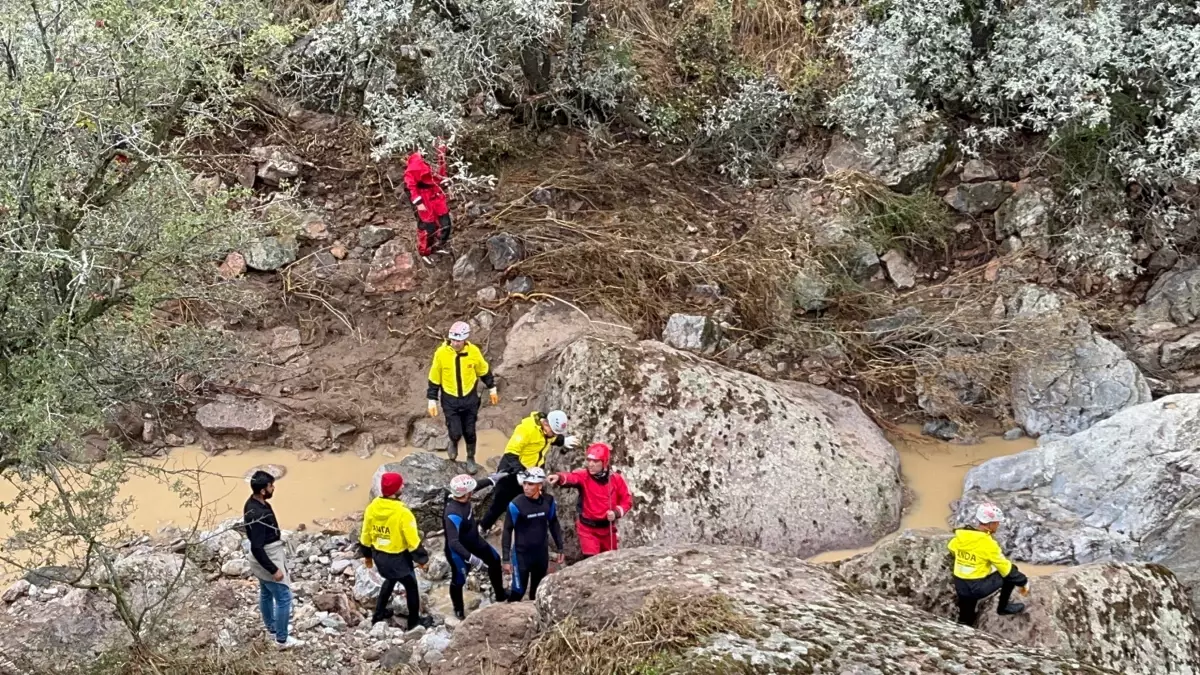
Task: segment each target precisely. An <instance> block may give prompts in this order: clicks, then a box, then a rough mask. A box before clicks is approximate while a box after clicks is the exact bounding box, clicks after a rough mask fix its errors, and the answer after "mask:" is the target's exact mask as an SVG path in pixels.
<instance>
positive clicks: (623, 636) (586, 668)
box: [520, 592, 754, 675]
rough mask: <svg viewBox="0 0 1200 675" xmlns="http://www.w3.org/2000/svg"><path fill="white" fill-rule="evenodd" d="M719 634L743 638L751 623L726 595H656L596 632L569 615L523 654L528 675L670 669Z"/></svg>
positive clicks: (598, 674) (750, 631) (590, 674)
mask: <svg viewBox="0 0 1200 675" xmlns="http://www.w3.org/2000/svg"><path fill="white" fill-rule="evenodd" d="M718 633H734V634H737V635H741V636H744V637H749V636H751V635H753V634H754V626H753V624H752V623H751V621H750V620H749V619H747V618H746V617H745V616H743V615H742V614H740V613H739V612H738V611H737V609H736V607H735V605H734V602H733V600H731V599H730V598H729V597H728V596H725V595H708V596H704V597H695V596H684V595H678V594H674V593H670V592H664V593H656V594H655V595H652V596H651V597H650V598H649V599H647V601H646V604H645V605H644V606H643V607H642V609H641V610H639V611H638V612H637V613H635V614H633V615H632V616H630V617H628V618H627V619H625V620H623V621H621V622H619V623H613V624H610V625H608V626H605V627H604V628H601V629H600V630H594V631H592V630H586V629H584V628H583V627H581V626H580V625H579V623H578V621H576V620H575V618H574V617H570V618H568V619H567V620H566V621H563V622H562V623H559V624H557V625H556V626H553V627H551V628H550V629H548V630H546V631H544V632H543V633H542V634H541V636H539V637H538V638H537V639H536V640H535V641H534V643H533V644H532V645H531V646H530V648H529V650H528V651H527V652H526V654H525V656H524V661H523V663H522V669H521V671H520V672H522V673H527V674H528V675H560V674H561V675H615V674H617V673H651V672H663V671H664V670H667V669H669V667H670V665H671V663H672V661H674V660H676V659H677V658H678V657H679V656H680V655H682V654H683V652H684V651H686V650H687V649H689V648H691V647H694V646H697V645H699V644H700V643H701V642H702V641H703V640H704V638H706V637H708V636H710V635H715V634H718Z"/></svg>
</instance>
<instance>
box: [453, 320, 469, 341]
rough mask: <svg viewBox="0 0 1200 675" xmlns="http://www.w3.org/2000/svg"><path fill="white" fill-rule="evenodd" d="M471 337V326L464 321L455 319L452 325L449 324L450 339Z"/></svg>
mask: <svg viewBox="0 0 1200 675" xmlns="http://www.w3.org/2000/svg"><path fill="white" fill-rule="evenodd" d="M469 337H471V327H470V326H469V325H467V322H466V321H455V322H454V325H453V326H450V339H451V340H466V339H467V338H469Z"/></svg>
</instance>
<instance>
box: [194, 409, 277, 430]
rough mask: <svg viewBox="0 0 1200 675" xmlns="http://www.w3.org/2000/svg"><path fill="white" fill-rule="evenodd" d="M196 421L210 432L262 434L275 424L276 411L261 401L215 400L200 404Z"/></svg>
mask: <svg viewBox="0 0 1200 675" xmlns="http://www.w3.org/2000/svg"><path fill="white" fill-rule="evenodd" d="M196 421H197V422H199V423H200V426H202V427H204V430H205V431H207V432H208V433H210V434H245V435H247V436H251V437H257V436H261V435H262V434H265V433H266V432H268V431H270V430H271V427H272V426H274V424H275V411H273V410H271V408H270V406H268V405H267V404H265V403H262V402H260V401H232V402H224V401H214V402H212V403H206V404H204V405H202V406H200V409H199V410H197V411H196Z"/></svg>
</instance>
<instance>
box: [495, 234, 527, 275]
mask: <svg viewBox="0 0 1200 675" xmlns="http://www.w3.org/2000/svg"><path fill="white" fill-rule="evenodd" d="M487 253H488V261H489V262H491V264H492V269H494V270H496V271H497V272H503V271H504V270H506V269H508V268H510V267H512V266H513V265H516V264H517V263H518V262H520V261H521V258H523V257H525V248H524V247H523V246H521V242H519V241H517V238H516V237H514V236H512V235H511V234H496V235H492V236H491V237H488V240H487Z"/></svg>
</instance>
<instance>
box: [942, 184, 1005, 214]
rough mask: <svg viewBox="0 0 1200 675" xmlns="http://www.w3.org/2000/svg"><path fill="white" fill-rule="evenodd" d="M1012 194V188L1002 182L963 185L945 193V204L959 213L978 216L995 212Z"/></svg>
mask: <svg viewBox="0 0 1200 675" xmlns="http://www.w3.org/2000/svg"><path fill="white" fill-rule="evenodd" d="M1012 193H1013V188H1012V186H1011V185H1009V184H1008V183H1006V182H1004V181H998V180H997V181H989V182H986V183H963V184H962V185H959V186H957V187H955V188H953V189H952V190H950V192H948V193H946V203H947V204H949V205H950V208H952V209H954V210H955V211H958V212H959V213H965V214H967V215H971V216H978V215H981V214H984V213H988V212H990V211H995V210H996V209H997V208H999V207H1000V205H1001V204H1003V203H1004V200H1006V199H1008V198H1009V197H1010V196H1012Z"/></svg>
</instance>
